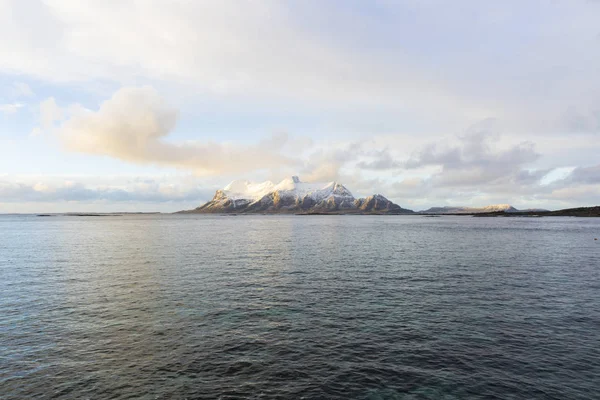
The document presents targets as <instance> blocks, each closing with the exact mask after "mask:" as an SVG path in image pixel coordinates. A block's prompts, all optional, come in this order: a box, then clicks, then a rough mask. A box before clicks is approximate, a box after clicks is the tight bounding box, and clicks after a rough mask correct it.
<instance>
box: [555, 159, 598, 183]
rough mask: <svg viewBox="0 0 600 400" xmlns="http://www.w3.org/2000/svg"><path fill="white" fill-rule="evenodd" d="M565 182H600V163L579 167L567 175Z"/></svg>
mask: <svg viewBox="0 0 600 400" xmlns="http://www.w3.org/2000/svg"><path fill="white" fill-rule="evenodd" d="M564 181H565V182H568V183H582V184H591V185H594V184H600V164H598V165H595V166H592V167H577V168H575V169H573V171H572V172H571V173H570V174H569V175H568V176H566V177H565V179H564Z"/></svg>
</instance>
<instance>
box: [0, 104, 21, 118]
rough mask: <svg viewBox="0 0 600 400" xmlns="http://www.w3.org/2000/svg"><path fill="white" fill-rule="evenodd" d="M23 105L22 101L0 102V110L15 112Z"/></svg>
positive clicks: (5, 112) (4, 112) (9, 112)
mask: <svg viewBox="0 0 600 400" xmlns="http://www.w3.org/2000/svg"><path fill="white" fill-rule="evenodd" d="M23 107H25V104H23V103H6V104H0V112H1V113H3V114H6V115H8V114H16V113H17V112H18V111H19V110H20V109H21V108H23Z"/></svg>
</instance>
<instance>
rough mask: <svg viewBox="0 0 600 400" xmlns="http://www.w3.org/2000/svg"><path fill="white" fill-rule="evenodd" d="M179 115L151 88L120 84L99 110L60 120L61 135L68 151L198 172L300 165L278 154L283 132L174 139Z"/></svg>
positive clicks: (228, 171)
mask: <svg viewBox="0 0 600 400" xmlns="http://www.w3.org/2000/svg"><path fill="white" fill-rule="evenodd" d="M51 104H53V105H54V102H53V101H52V103H51ZM52 115H53V116H54V114H52ZM177 116H178V113H177V111H176V110H175V109H173V108H171V107H170V106H169V105H168V104H167V103H166V102H165V100H164V99H162V98H161V97H160V96H159V94H158V93H157V92H156V91H155V90H154V89H153V88H151V87H148V86H146V87H141V88H122V89H120V90H118V91H117V92H115V94H114V95H113V96H112V97H111V98H110V99H109V100H106V101H105V102H103V103H102V104H101V106H100V108H99V110H98V111H87V110H84V111H81V112H79V113H77V114H75V115H72V116H71V117H70V118H68V119H67V120H66V121H64V122H63V123H62V124H61V126H60V128H59V129H58V135H59V137H60V139H61V141H62V143H63V144H64V146H65V148H66V149H67V150H70V151H74V152H80V153H87V154H95V155H103V156H110V157H114V158H117V159H120V160H123V161H128V162H132V163H137V164H154V165H163V166H169V167H175V168H182V169H188V170H192V171H194V172H195V173H196V174H197V175H208V176H210V175H219V174H234V173H239V172H250V171H255V170H265V169H270V168H280V167H285V166H290V165H293V164H295V163H297V161H296V160H294V159H293V158H290V157H286V156H284V155H282V154H280V153H279V149H280V148H281V147H282V146H283V145H284V144H285V142H286V141H287V136H285V135H284V136H281V135H277V136H275V137H274V139H271V140H266V141H262V142H260V143H258V144H257V145H246V146H242V145H234V144H228V143H216V142H209V141H201V140H198V141H194V142H184V143H178V144H175V143H171V142H169V141H168V140H167V139H166V138H167V136H168V135H169V133H171V131H172V130H173V128H174V127H175V124H176V121H177Z"/></svg>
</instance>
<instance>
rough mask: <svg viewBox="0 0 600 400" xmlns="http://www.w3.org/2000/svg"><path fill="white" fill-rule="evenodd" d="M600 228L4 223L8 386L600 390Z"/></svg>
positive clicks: (275, 219)
mask: <svg viewBox="0 0 600 400" xmlns="http://www.w3.org/2000/svg"><path fill="white" fill-rule="evenodd" d="M598 231H600V220H596V219H578V218H541V219H517V218H515V219H513V218H510V219H508V218H507V219H497V218H495V219H487V218H470V217H441V218H422V217H419V216H410V217H408V216H400V217H392V216H388V217H379V216H373V217H369V216H318V217H316V216H312V217H297V216H238V217H222V216H189V215H186V216H160V215H152V216H124V217H110V218H109V217H106V218H87V217H79V218H76V217H54V218H36V217H34V216H0V274H1V275H0V290H1V293H2V295H1V297H0V334H1V336H0V338H1V339H2V340H0V356H1V358H0V363H1V366H2V368H0V397H6V398H18V397H21V398H27V397H33V396H42V397H64V398H81V397H87V398H126V397H147V398H163V397H164V398H179V397H181V398H184V397H188V398H190V397H192V398H193V397H205V398H216V397H219V396H220V397H221V398H300V397H304V398H339V399H346V398H365V399H393V398H415V399H419V398H489V397H494V396H495V397H497V398H557V399H564V398H570V399H573V398H581V399H583V398H591V397H593V396H594V395H595V393H596V390H597V388H596V387H595V386H594V383H595V382H596V378H597V376H600V361H599V360H600V351H599V349H600V331H599V330H598V326H600V290H599V289H600V270H599V268H598V266H599V265H600V245H598V242H597V241H596V242H594V240H593V238H594V237H597V236H598Z"/></svg>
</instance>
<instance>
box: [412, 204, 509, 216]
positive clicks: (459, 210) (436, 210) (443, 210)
mask: <svg viewBox="0 0 600 400" xmlns="http://www.w3.org/2000/svg"><path fill="white" fill-rule="evenodd" d="M498 211H502V212H507V213H511V212H519V210H517V209H516V208H514V207H513V206H511V205H510V204H492V205H489V206H485V207H431V208H429V209H427V210H423V211H420V213H423V214H477V213H489V212H498Z"/></svg>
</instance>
